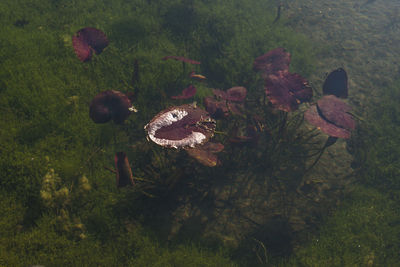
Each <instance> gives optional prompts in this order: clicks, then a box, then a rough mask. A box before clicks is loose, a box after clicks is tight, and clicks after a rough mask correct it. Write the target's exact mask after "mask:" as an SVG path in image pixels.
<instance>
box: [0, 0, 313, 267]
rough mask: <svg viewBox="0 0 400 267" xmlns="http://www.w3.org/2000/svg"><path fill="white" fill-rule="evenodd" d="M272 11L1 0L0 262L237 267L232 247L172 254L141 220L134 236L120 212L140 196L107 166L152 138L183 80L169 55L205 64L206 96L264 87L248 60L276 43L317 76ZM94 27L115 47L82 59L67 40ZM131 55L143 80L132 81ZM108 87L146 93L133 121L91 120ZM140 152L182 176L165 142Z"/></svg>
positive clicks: (140, 161) (238, 6) (192, 2)
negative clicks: (91, 107) (149, 127)
mask: <svg viewBox="0 0 400 267" xmlns="http://www.w3.org/2000/svg"><path fill="white" fill-rule="evenodd" d="M274 8H275V7H274V6H273V5H272V3H270V2H269V1H264V2H263V1H256V0H252V1H245V2H244V1H239V0H235V1H227V2H225V3H221V2H219V1H206V0H185V1H179V0H168V1H150V0H149V1H144V0H135V1H123V0H117V1H112V2H110V1H106V0H104V1H93V0H87V1H52V0H41V1H32V0H28V1H27V0H18V1H3V2H1V3H0V10H2V11H1V14H0V24H1V26H2V27H1V28H0V42H1V45H2V49H1V51H0V61H1V62H2V64H1V68H0V110H1V112H2V116H1V119H0V150H1V156H0V173H1V178H0V189H1V191H2V192H8V193H7V194H6V193H4V194H1V196H2V198H1V213H2V214H6V215H4V216H2V218H1V224H2V225H1V227H0V228H1V231H2V234H1V235H0V236H1V243H0V246H1V249H0V251H1V253H2V254H1V255H0V265H9V266H12V265H30V264H33V263H35V264H36V263H38V264H39V263H40V264H44V265H56V264H63V265H66V264H67V265H72V266H73V265H85V264H86V265H98V266H102V265H104V266H116V265H125V266H126V265H137V266H146V265H149V266H157V265H160V266H168V265H174V266H176V265H186V266H187V265H190V266H196V265H210V266H213V265H215V266H226V265H230V264H231V263H229V261H228V260H226V259H225V258H224V257H223V256H224V255H222V254H220V253H219V254H218V253H217V254H214V253H209V252H202V251H201V249H199V248H196V247H191V246H190V245H188V246H178V247H175V248H172V250H171V251H169V250H168V249H166V248H164V246H162V245H159V244H157V242H156V241H155V240H156V238H154V237H149V236H147V235H146V234H144V233H145V232H146V231H145V230H143V229H142V228H141V227H140V226H138V227H137V230H135V231H132V232H129V233H128V234H127V233H126V231H127V230H126V229H125V227H124V223H123V222H122V218H124V216H125V215H126V214H123V213H122V211H126V210H128V211H132V210H133V209H132V208H129V209H125V210H124V209H118V208H117V206H118V204H121V203H122V202H124V198H125V199H127V198H128V197H129V196H131V194H133V193H131V194H130V193H127V192H125V193H124V192H122V193H121V192H118V191H117V189H116V188H115V178H114V176H113V175H112V174H110V173H109V172H107V171H106V170H104V168H103V167H104V166H111V165H112V159H113V154H114V153H115V152H116V151H118V150H121V149H124V150H125V149H126V148H127V145H128V144H132V145H134V144H135V142H145V139H144V131H143V125H144V124H145V123H146V122H148V121H149V119H150V118H151V117H152V116H153V115H154V114H155V113H157V112H158V111H160V110H161V109H163V108H164V107H165V106H167V105H171V104H172V102H170V100H169V96H171V95H176V94H177V92H179V91H180V90H181V89H182V88H184V87H186V85H187V82H188V80H185V79H187V78H183V76H182V73H185V72H184V71H183V70H182V65H181V64H180V63H177V62H171V61H166V62H164V61H161V58H162V57H164V56H166V55H182V56H188V57H191V58H194V59H196V60H199V61H201V62H202V64H201V67H200V69H199V70H198V71H199V72H200V73H202V74H204V75H206V76H207V77H208V81H209V86H208V87H206V86H203V87H202V86H200V88H199V90H198V94H199V96H198V97H199V98H200V99H201V97H202V96H205V95H207V94H208V95H209V94H211V90H210V89H209V87H219V88H221V89H226V88H229V87H232V86H235V85H243V86H246V87H247V88H249V89H250V88H251V89H250V90H260V92H261V93H262V91H263V89H262V85H260V84H257V81H258V80H257V76H256V75H255V74H254V73H253V71H252V69H251V68H252V62H253V60H254V58H255V57H257V56H259V55H261V54H263V53H265V52H266V51H268V50H270V49H272V48H275V47H278V46H283V47H285V48H287V49H288V50H289V51H290V52H291V54H292V66H293V68H294V71H297V72H299V73H301V74H302V75H304V76H307V75H308V74H310V73H311V71H312V67H311V66H312V64H311V62H312V55H313V51H312V49H313V48H312V47H311V46H309V43H308V42H307V40H306V39H305V38H304V37H303V36H300V35H297V34H293V32H291V31H290V30H288V29H286V28H284V27H282V26H281V25H279V24H275V25H272V24H271V22H272V21H273V19H274V14H273V13H271V10H273V9H274ZM177 14H179V15H177ZM181 14H185V16H180V15H181ZM22 22H23V23H22ZM86 26H93V27H97V28H99V29H101V30H103V31H104V32H105V33H106V34H107V36H108V37H109V39H110V46H109V47H108V48H107V49H106V50H105V51H104V52H103V53H102V54H101V55H100V56H98V57H95V58H94V59H93V60H92V61H91V62H88V63H85V64H83V63H82V62H80V61H79V60H78V59H77V58H76V56H75V54H74V52H73V49H72V46H71V36H72V34H73V33H74V32H76V31H77V30H79V29H80V28H82V27H86ZM182 26H185V27H182ZM135 60H137V61H138V62H139V70H140V80H139V81H136V84H132V83H131V80H132V71H133V65H134V62H135ZM107 89H115V90H121V91H131V90H135V91H137V92H138V94H137V95H138V98H137V99H136V100H135V106H136V107H137V108H138V109H139V110H140V112H139V113H138V114H137V115H136V116H131V118H130V119H129V121H128V123H127V124H126V125H123V126H115V125H95V124H94V123H93V122H92V121H90V119H89V117H88V104H89V103H90V101H91V99H92V97H93V96H94V95H95V94H97V93H98V92H100V91H103V90H107ZM198 100H199V99H198ZM128 132H129V134H128ZM116 140H117V141H116ZM144 152H146V153H145V154H143V150H141V149H138V150H133V151H129V152H128V153H129V154H128V157H129V159H130V160H131V161H133V162H134V164H135V165H137V166H142V170H140V168H138V169H139V170H138V176H140V175H142V174H143V175H146V174H149V173H150V174H155V173H158V175H159V176H160V180H163V179H164V178H168V177H169V176H174V175H176V173H175V172H174V168H175V170H177V169H179V168H176V167H174V166H173V167H171V165H169V161H168V160H167V159H165V158H164V159H160V158H159V156H157V155H159V152H160V151H159V150H158V148H155V149H153V148H149V147H145V148H144ZM163 153H164V154H168V152H163ZM168 156H169V154H168V155H165V157H168ZM47 158H50V159H51V169H53V170H54V171H51V169H49V167H48V160H47ZM149 162H155V163H154V164H153V165H155V166H156V167H155V168H154V171H153V172H146V171H145V170H146V169H148V166H147V165H148V164H149ZM168 170H172V172H170V171H168ZM171 173H172V174H171ZM83 175H86V176H85V177H87V179H88V181H87V184H90V185H91V189H90V190H86V191H85V193H84V195H85V197H84V198H81V197H79V196H82V192H80V193H78V191H75V192H74V191H73V190H72V188H74V187H82V188H83V187H84V186H83V185H82V184H81V182H82V181H81V180H82V177H83ZM46 177H47V178H49V177H50V178H52V179H53V178H54V179H53V180H54V181H53V182H54V183H53V182H50V180H51V179H50V180H48V179H47V180H46V179H44V178H46ZM55 178H57V179H55ZM170 178H171V177H170ZM174 179H175V178H174ZM167 180H168V179H167ZM52 183H53V184H52ZM71 194H72V195H73V196H71ZM132 199H135V197H132ZM125 205H126V206H128V205H131V206H134V205H135V203H125ZM131 217H134V216H133V215H132V216H131ZM131 217H130V219H131ZM57 218H61V219H63V218H64V219H65V220H67V221H68V223H66V224H65V225H67V226H68V227H67V228H69V230H68V229H67V230H66V231H60V229H58V228H57V227H56V226H55V222H57ZM75 218H79V220H77V221H75ZM80 224H82V225H83V226H82V228H81V229H85V230H84V231H83V230H82V231H81V230H80V231H78V233H79V234H78V236H81V234H82V233H83V232H85V235H86V234H87V237H85V238H78V239H77V238H76V237H75V235H71V234H68V233H70V232H71V231H72V230H71V229H70V228H74V227H75V226H77V225H79V227H81V226H80ZM75 228H76V227H75ZM81 237H82V236H81ZM10 240H14V241H12V242H11V241H10ZM132 251H134V252H133V253H132ZM83 260H85V261H87V262H86V263H85V262H83Z"/></svg>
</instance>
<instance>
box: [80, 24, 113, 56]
mask: <svg viewBox="0 0 400 267" xmlns="http://www.w3.org/2000/svg"><path fill="white" fill-rule="evenodd" d="M72 45H73V47H74V50H75V53H76V55H77V56H78V58H79V60H80V61H83V62H85V61H89V60H90V59H91V58H92V51H94V52H95V53H96V54H100V53H101V52H102V51H103V50H104V48H106V47H107V45H108V39H107V36H106V35H105V34H104V33H103V32H102V31H101V30H98V29H96V28H91V27H87V28H83V29H80V30H79V31H77V32H76V33H75V35H74V36H73V37H72Z"/></svg>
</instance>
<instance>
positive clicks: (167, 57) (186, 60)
mask: <svg viewBox="0 0 400 267" xmlns="http://www.w3.org/2000/svg"><path fill="white" fill-rule="evenodd" d="M168 59H175V60H177V61H182V62H185V63H189V64H194V65H199V64H200V62H199V61H196V60H193V59H190V58H186V57H181V56H165V57H163V58H162V60H168Z"/></svg>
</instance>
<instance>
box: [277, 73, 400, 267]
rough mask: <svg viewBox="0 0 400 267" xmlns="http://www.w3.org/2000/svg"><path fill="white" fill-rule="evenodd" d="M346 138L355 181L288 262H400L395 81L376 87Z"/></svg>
mask: <svg viewBox="0 0 400 267" xmlns="http://www.w3.org/2000/svg"><path fill="white" fill-rule="evenodd" d="M381 92H382V94H381V95H380V96H379V99H372V100H371V102H370V103H369V105H368V112H367V114H366V115H365V116H364V117H363V118H360V120H359V123H358V126H357V129H356V132H355V134H354V136H353V137H352V139H351V142H350V146H349V148H350V152H352V153H353V154H354V158H355V160H354V162H353V164H354V168H355V170H356V177H357V178H358V180H357V183H358V185H356V186H355V187H354V188H353V190H352V191H351V192H349V193H348V194H347V197H346V198H345V199H344V200H343V203H342V205H341V206H339V207H338V209H337V210H336V211H335V212H333V214H331V215H330V216H327V217H326V218H325V220H324V223H323V224H322V226H321V228H320V229H319V231H318V233H315V234H314V235H311V236H310V237H309V243H308V245H305V246H303V247H301V248H298V249H297V250H296V251H295V253H294V255H293V256H292V257H291V258H290V260H289V261H285V262H284V263H282V265H285V266H286V265H290V266H304V265H306V266H354V265H357V266H358V265H359V266H395V265H397V264H398V262H399V261H400V256H399V253H398V251H399V248H400V242H399V240H398V236H399V235H400V227H399V223H398V222H399V220H400V212H399V209H398V206H399V204H400V203H399V201H400V198H399V196H400V179H399V176H400V172H399V170H400V161H399V158H400V150H399V144H400V138H399V136H400V121H399V117H400V108H399V106H398V101H399V98H400V83H399V82H398V81H397V82H395V84H393V85H392V86H391V87H389V88H386V89H385V90H382V91H381Z"/></svg>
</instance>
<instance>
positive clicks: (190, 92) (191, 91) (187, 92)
mask: <svg viewBox="0 0 400 267" xmlns="http://www.w3.org/2000/svg"><path fill="white" fill-rule="evenodd" d="M195 94H196V87H194V86H193V85H189V87H187V88H185V89H183V91H182V93H181V94H180V95H177V96H171V98H172V99H188V98H191V97H193V96H194V95H195Z"/></svg>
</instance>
